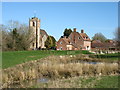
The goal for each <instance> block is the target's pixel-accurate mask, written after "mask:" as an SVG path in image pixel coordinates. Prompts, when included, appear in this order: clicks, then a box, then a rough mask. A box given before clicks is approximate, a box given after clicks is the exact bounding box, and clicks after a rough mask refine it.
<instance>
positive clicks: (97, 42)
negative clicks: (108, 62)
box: [91, 40, 116, 48]
mask: <svg viewBox="0 0 120 90" xmlns="http://www.w3.org/2000/svg"><path fill="white" fill-rule="evenodd" d="M115 46H116V43H115V42H113V43H111V42H104V43H103V42H101V41H100V40H94V41H92V43H91V47H92V48H95V47H98V48H109V47H115Z"/></svg>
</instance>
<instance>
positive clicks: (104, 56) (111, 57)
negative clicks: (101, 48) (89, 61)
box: [91, 53, 120, 61]
mask: <svg viewBox="0 0 120 90" xmlns="http://www.w3.org/2000/svg"><path fill="white" fill-rule="evenodd" d="M91 57H94V58H99V59H104V60H110V61H115V60H118V58H120V55H119V53H114V54H99V55H92V54H91Z"/></svg>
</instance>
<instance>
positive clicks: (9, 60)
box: [2, 51, 90, 68]
mask: <svg viewBox="0 0 120 90" xmlns="http://www.w3.org/2000/svg"><path fill="white" fill-rule="evenodd" d="M81 53H82V54H90V53H89V52H88V51H8V52H2V68H8V67H12V66H14V65H16V64H21V63H24V62H27V61H30V60H37V59H41V58H44V57H47V56H49V55H75V54H81Z"/></svg>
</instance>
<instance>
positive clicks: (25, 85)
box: [8, 78, 50, 88]
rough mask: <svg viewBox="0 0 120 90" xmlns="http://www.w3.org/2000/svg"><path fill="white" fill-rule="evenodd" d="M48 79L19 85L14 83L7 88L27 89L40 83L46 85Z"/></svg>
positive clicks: (29, 81)
mask: <svg viewBox="0 0 120 90" xmlns="http://www.w3.org/2000/svg"><path fill="white" fill-rule="evenodd" d="M49 80H50V79H49V78H39V79H34V80H28V81H24V82H21V83H14V84H11V85H9V86H8V88H27V87H28V88H29V87H32V86H33V85H37V84H40V83H47V82H48V81H49Z"/></svg>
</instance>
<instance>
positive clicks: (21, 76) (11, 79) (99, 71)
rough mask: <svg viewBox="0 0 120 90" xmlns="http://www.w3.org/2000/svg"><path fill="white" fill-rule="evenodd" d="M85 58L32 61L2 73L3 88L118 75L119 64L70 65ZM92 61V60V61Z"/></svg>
mask: <svg viewBox="0 0 120 90" xmlns="http://www.w3.org/2000/svg"><path fill="white" fill-rule="evenodd" d="M80 58H81V59H82V60H83V59H86V58H84V56H81V55H77V56H50V57H48V58H45V59H42V60H35V61H30V62H27V63H23V64H20V65H16V66H15V67H11V68H7V69H4V70H3V71H2V72H3V73H2V74H3V75H2V81H3V86H4V87H6V85H9V84H11V83H22V82H23V81H25V80H32V79H35V78H40V77H49V78H54V79H56V78H68V77H75V76H94V75H111V74H117V73H118V70H119V69H118V63H104V62H103V63H98V64H95V65H94V64H88V63H70V62H71V61H74V60H78V59H79V60H80ZM90 61H91V59H90Z"/></svg>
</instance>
